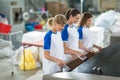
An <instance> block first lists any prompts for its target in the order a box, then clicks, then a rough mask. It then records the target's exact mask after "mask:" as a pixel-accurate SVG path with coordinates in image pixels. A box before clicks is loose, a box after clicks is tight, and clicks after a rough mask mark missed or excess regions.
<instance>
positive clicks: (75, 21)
mask: <svg viewBox="0 0 120 80" xmlns="http://www.w3.org/2000/svg"><path fill="white" fill-rule="evenodd" d="M70 17H71V21H72V23H77V22H78V21H79V19H80V14H77V15H76V16H74V17H73V16H72V15H71V16H70Z"/></svg>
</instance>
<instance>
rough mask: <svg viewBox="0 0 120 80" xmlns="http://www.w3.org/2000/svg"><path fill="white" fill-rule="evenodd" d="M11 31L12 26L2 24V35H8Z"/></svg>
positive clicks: (0, 30) (0, 31)
mask: <svg viewBox="0 0 120 80" xmlns="http://www.w3.org/2000/svg"><path fill="white" fill-rule="evenodd" d="M10 31H11V25H9V24H4V23H1V22H0V33H3V34H8V33H9V32H10Z"/></svg>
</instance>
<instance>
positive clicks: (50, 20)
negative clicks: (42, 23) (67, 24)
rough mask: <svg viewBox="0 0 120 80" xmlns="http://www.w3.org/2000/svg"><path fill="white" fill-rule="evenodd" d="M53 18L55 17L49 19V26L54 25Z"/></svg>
mask: <svg viewBox="0 0 120 80" xmlns="http://www.w3.org/2000/svg"><path fill="white" fill-rule="evenodd" d="M53 19H54V18H49V19H48V21H47V24H48V26H49V27H50V26H52V23H53Z"/></svg>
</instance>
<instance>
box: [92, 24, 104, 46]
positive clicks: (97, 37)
mask: <svg viewBox="0 0 120 80" xmlns="http://www.w3.org/2000/svg"><path fill="white" fill-rule="evenodd" d="M90 31H91V32H92V33H93V35H92V37H91V39H92V40H93V42H94V44H96V45H98V46H101V47H103V45H104V44H103V40H104V31H105V30H104V28H103V27H96V26H93V27H91V28H90Z"/></svg>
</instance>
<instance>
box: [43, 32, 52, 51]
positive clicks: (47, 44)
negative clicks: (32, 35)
mask: <svg viewBox="0 0 120 80" xmlns="http://www.w3.org/2000/svg"><path fill="white" fill-rule="evenodd" d="M50 46H51V34H50V33H47V34H46V35H45V37H44V47H43V48H44V51H50Z"/></svg>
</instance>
